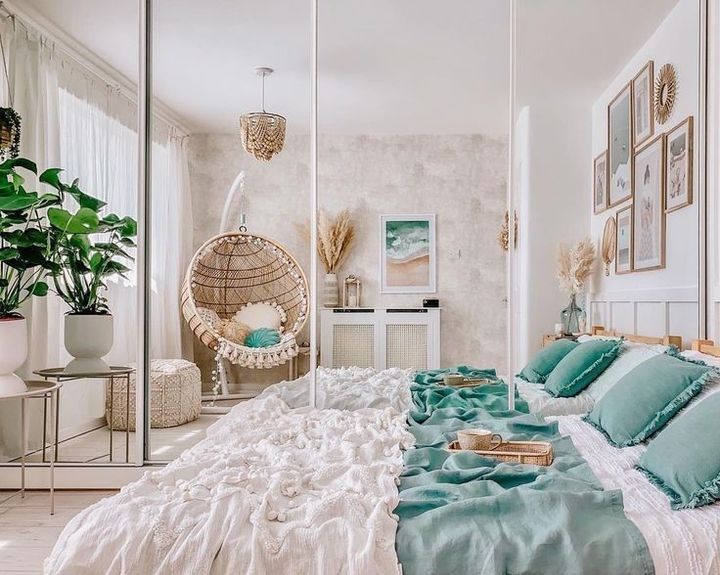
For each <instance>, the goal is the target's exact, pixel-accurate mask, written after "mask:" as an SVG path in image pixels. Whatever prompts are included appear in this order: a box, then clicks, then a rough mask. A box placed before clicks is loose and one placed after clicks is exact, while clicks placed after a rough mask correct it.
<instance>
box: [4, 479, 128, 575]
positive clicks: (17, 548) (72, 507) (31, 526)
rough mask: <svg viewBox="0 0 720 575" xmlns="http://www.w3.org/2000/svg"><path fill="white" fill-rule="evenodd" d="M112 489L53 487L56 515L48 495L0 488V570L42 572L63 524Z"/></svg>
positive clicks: (40, 492)
mask: <svg viewBox="0 0 720 575" xmlns="http://www.w3.org/2000/svg"><path fill="white" fill-rule="evenodd" d="M113 493H115V492H113V491H56V492H55V515H50V496H49V494H48V493H47V492H44V491H29V492H27V493H26V495H25V499H21V498H20V494H19V493H18V492H8V491H0V573H2V575H13V574H18V573H23V574H28V573H42V564H43V560H44V559H45V557H47V556H48V555H49V554H50V551H51V550H52V548H53V545H55V541H56V540H57V538H58V536H59V535H60V532H61V531H62V529H63V527H64V526H65V525H66V524H67V522H68V521H70V519H72V518H73V517H74V516H75V515H76V514H77V513H79V512H80V511H81V510H82V509H84V508H85V507H88V506H89V505H92V504H93V503H95V502H97V501H99V500H100V499H102V498H104V497H108V496H109V495H112V494H113Z"/></svg>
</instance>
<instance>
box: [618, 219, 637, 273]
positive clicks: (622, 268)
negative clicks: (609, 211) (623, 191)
mask: <svg viewBox="0 0 720 575" xmlns="http://www.w3.org/2000/svg"><path fill="white" fill-rule="evenodd" d="M615 219H616V220H617V222H616V226H615V250H616V252H615V273H616V274H626V273H629V272H631V271H632V224H633V218H632V206H628V207H627V208H623V209H622V210H619V211H618V213H617V217H616V218H615Z"/></svg>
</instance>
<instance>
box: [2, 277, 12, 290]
mask: <svg viewBox="0 0 720 575" xmlns="http://www.w3.org/2000/svg"><path fill="white" fill-rule="evenodd" d="M9 285H10V282H9V281H8V279H7V278H0V289H2V288H6V287H8V286H9Z"/></svg>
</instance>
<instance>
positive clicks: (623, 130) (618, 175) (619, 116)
mask: <svg viewBox="0 0 720 575" xmlns="http://www.w3.org/2000/svg"><path fill="white" fill-rule="evenodd" d="M631 104H632V83H630V84H628V85H627V86H625V87H624V88H623V89H622V91H621V92H620V93H619V94H618V95H617V96H615V98H614V99H613V101H612V102H610V105H609V106H608V168H609V169H608V197H609V198H610V206H615V205H617V204H620V203H622V202H624V201H625V200H628V199H630V198H632V195H633V181H632V176H633V175H632V169H631V165H630V164H631V163H632V149H633V142H632V138H633V133H632V105H631Z"/></svg>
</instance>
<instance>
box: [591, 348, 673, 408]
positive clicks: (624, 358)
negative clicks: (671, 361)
mask: <svg viewBox="0 0 720 575" xmlns="http://www.w3.org/2000/svg"><path fill="white" fill-rule="evenodd" d="M668 349H669V347H668V346H666V345H659V344H658V345H650V344H644V343H634V342H631V341H626V342H623V344H622V346H621V347H620V353H619V354H618V356H617V358H616V359H615V361H613V362H612V363H611V364H610V367H608V368H607V369H606V370H605V371H604V372H603V373H602V374H601V375H600V376H599V377H598V378H597V379H596V380H595V381H593V382H592V383H591V384H590V385H589V386H588V388H587V389H586V390H585V391H586V392H587V394H588V395H590V397H592V398H593V400H595V401H599V400H600V398H601V397H602V396H603V395H605V394H606V393H607V392H608V390H610V388H611V387H613V386H614V385H615V384H616V383H617V382H618V381H620V380H621V379H622V378H623V377H624V376H625V375H627V374H628V373H630V372H631V371H632V370H633V369H635V368H636V367H637V366H638V365H640V364H641V363H642V362H644V361H646V360H648V359H650V358H652V357H655V356H656V355H660V354H662V353H665V352H666V351H667V350H668Z"/></svg>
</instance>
